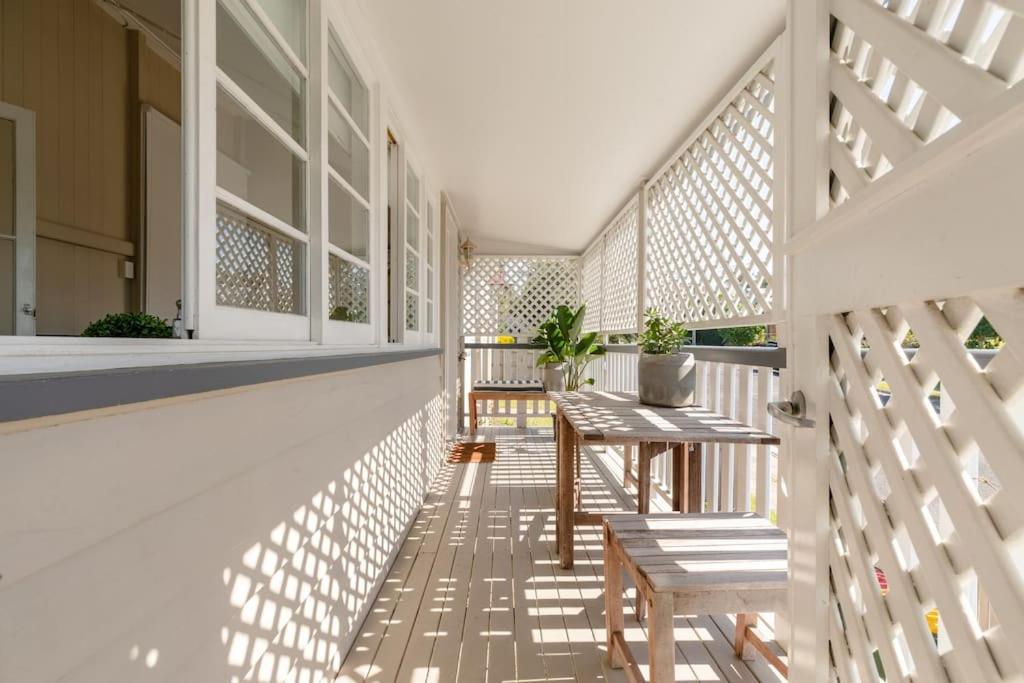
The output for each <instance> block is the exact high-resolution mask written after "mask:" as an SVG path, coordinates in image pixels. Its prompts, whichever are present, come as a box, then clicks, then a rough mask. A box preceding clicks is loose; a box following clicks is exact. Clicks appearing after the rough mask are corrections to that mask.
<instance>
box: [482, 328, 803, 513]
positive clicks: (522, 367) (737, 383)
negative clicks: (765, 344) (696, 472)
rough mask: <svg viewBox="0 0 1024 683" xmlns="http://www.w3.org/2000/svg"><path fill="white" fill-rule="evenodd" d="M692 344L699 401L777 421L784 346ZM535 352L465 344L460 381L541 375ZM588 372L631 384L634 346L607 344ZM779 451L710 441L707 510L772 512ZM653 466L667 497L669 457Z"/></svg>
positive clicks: (540, 409) (486, 410)
mask: <svg viewBox="0 0 1024 683" xmlns="http://www.w3.org/2000/svg"><path fill="white" fill-rule="evenodd" d="M694 352H695V355H697V357H698V360H697V402H698V403H700V404H701V405H704V406H706V407H708V408H710V409H711V410H714V411H715V412H718V413H721V414H723V415H725V416H727V417H731V418H733V419H735V420H738V421H740V422H744V423H747V424H750V425H753V426H755V427H757V428H759V429H762V430H764V431H767V432H770V433H771V432H772V430H773V428H774V425H773V424H772V420H771V418H770V417H769V415H768V411H767V407H766V406H767V404H768V402H769V401H777V400H779V399H778V397H779V370H778V369H777V368H774V367H771V366H772V365H774V364H784V363H783V362H781V361H780V360H779V359H782V358H784V356H785V352H784V351H782V350H778V349H737V348H725V347H721V348H699V347H694ZM539 354H540V351H538V350H537V349H533V348H529V347H528V346H525V345H511V344H509V345H502V344H467V345H466V360H465V364H464V370H463V376H464V377H465V382H464V386H465V387H467V389H468V388H469V387H472V386H473V383H474V382H476V381H479V380H492V381H494V380H502V381H508V380H538V381H539V380H540V378H541V370H540V369H539V368H537V367H536V362H537V357H538V356H539ZM588 374H589V376H590V377H593V378H594V380H595V384H594V389H595V390H599V391H636V390H637V355H636V347H633V346H618V345H611V346H609V352H608V354H607V355H606V356H605V357H604V358H601V359H598V360H596V361H594V362H593V363H592V364H591V365H590V368H589V373H588ZM466 400H468V397H467V399H466ZM464 410H467V411H468V403H464ZM551 412H552V408H551V406H549V405H545V402H543V401H528V402H527V401H522V402H516V403H506V402H504V401H481V402H480V404H479V405H478V408H477V415H478V417H479V418H483V419H484V420H488V419H489V420H491V421H492V423H494V421H508V420H514V424H515V425H516V426H518V427H525V426H527V424H528V423H527V418H531V417H540V418H543V417H547V416H548V415H550V414H551ZM498 423H499V424H501V422H498ZM481 424H485V422H481ZM506 424H508V422H506ZM544 424H547V423H546V422H545V423H544ZM616 448H619V449H621V447H616ZM779 453H780V448H779V447H777V446H756V447H755V446H743V445H732V444H722V445H714V444H710V445H708V446H707V447H706V448H705V451H704V453H703V457H702V464H703V468H702V470H703V479H702V484H701V489H702V494H701V495H702V499H703V500H704V510H705V511H707V512H719V511H755V512H757V513H759V514H762V515H766V516H769V517H770V518H772V519H777V515H778V502H779V496H778V484H779V471H780V470H779ZM633 462H634V463H635V462H636V458H633ZM652 467H653V470H652V472H651V479H652V481H653V483H654V485H655V487H656V488H657V489H658V490H659V491H660V492H661V493H662V494H663V495H665V496H669V497H670V496H671V491H670V488H669V486H670V484H669V482H670V481H671V474H672V463H671V458H668V457H659V458H656V459H655V460H654V463H653V465H652Z"/></svg>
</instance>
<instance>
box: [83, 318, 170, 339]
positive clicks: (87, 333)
mask: <svg viewBox="0 0 1024 683" xmlns="http://www.w3.org/2000/svg"><path fill="white" fill-rule="evenodd" d="M173 333H174V330H173V328H171V326H170V325H169V324H167V321H166V320H163V319H161V318H158V317H156V316H155V315H150V314H148V313H109V314H107V315H106V316H104V317H102V318H100V319H99V320H97V321H95V322H92V323H89V326H88V327H86V328H85V330H84V331H83V332H82V336H83V337H128V338H132V339H167V338H169V337H171V336H172V335H173Z"/></svg>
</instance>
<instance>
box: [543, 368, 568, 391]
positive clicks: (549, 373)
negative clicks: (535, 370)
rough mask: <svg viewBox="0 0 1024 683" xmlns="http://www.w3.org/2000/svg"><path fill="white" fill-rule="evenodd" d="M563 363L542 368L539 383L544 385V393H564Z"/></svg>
mask: <svg viewBox="0 0 1024 683" xmlns="http://www.w3.org/2000/svg"><path fill="white" fill-rule="evenodd" d="M563 368H564V364H563V363H548V364H547V365H545V366H544V372H543V375H542V376H541V381H543V383H544V391H565V373H564V372H563Z"/></svg>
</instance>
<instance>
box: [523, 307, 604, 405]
mask: <svg viewBox="0 0 1024 683" xmlns="http://www.w3.org/2000/svg"><path fill="white" fill-rule="evenodd" d="M586 310H587V307H586V305H583V306H580V307H579V308H578V309H576V310H575V311H573V310H572V309H571V308H569V307H568V306H559V307H558V308H557V309H555V312H554V313H552V314H551V317H550V318H548V319H547V320H546V321H544V322H543V323H542V324H541V326H540V334H538V335H537V336H536V337H535V338H534V340H533V343H535V344H542V345H543V346H544V347H545V349H546V350H545V351H544V353H542V354H541V355H540V357H539V358H538V359H537V366H538V367H540V366H542V365H547V364H548V363H561V364H562V375H563V376H564V377H565V390H566V391H579V389H580V386H581V385H583V384H593V383H594V379H593V378H592V377H591V378H588V379H586V380H584V379H583V373H584V371H586V369H587V366H588V365H589V364H590V361H592V360H594V359H595V358H597V357H598V356H603V355H604V353H605V349H604V347H603V346H602V345H600V344H598V343H597V332H588V333H587V334H584V335H582V336H581V330H582V329H583V317H584V316H585V315H586Z"/></svg>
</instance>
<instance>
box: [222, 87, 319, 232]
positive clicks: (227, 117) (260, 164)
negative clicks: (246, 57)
mask: <svg viewBox="0 0 1024 683" xmlns="http://www.w3.org/2000/svg"><path fill="white" fill-rule="evenodd" d="M217 151H218V152H220V154H218V155H217V184H218V185H220V186H221V187H223V188H224V189H225V190H227V191H229V192H231V193H232V194H235V195H237V196H239V197H241V198H242V199H244V200H246V201H248V202H250V203H252V204H254V205H256V206H258V207H259V208H261V209H263V210H264V211H266V212H267V213H269V214H271V215H273V216H274V217H275V218H279V219H281V220H282V221H284V222H285V223H288V224H289V225H291V226H292V227H294V228H296V229H298V230H302V231H303V232H305V230H306V218H305V212H304V210H303V205H304V204H305V201H304V189H303V176H304V174H305V165H304V164H303V163H302V161H301V160H299V159H298V158H296V157H295V155H293V154H292V153H291V151H290V150H289V149H288V148H287V147H285V146H284V145H282V144H281V142H280V141H279V140H278V139H277V138H275V137H274V136H273V135H271V134H270V133H269V132H268V131H267V129H266V128H264V127H263V126H261V125H260V124H259V123H258V122H257V121H256V120H255V119H253V118H252V117H251V116H249V114H248V113H246V111H245V110H244V109H242V107H241V105H239V104H238V103H237V102H235V100H234V99H233V98H232V97H231V96H230V95H228V94H227V93H225V92H224V91H223V90H218V91H217Z"/></svg>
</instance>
